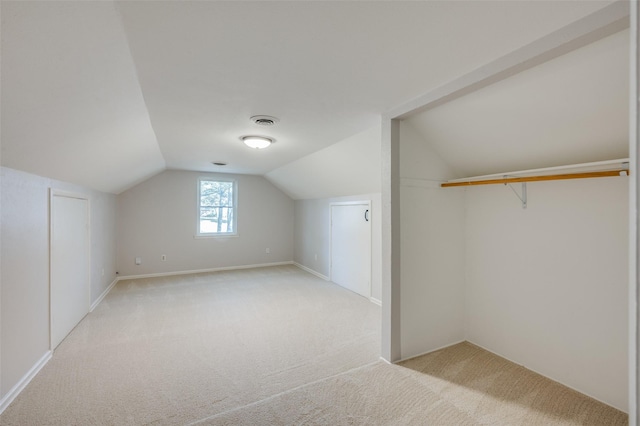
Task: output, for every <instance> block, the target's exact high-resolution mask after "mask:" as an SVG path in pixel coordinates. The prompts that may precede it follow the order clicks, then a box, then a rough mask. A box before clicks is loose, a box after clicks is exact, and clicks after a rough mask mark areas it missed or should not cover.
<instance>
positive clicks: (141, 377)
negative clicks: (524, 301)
mask: <svg viewBox="0 0 640 426" xmlns="http://www.w3.org/2000/svg"><path fill="white" fill-rule="evenodd" d="M379 351H380V308H379V307H378V306H376V305H374V304H372V303H370V302H369V301H368V300H366V299H364V298H362V297H360V296H358V295H356V294H353V293H351V292H349V291H347V290H345V289H343V288H341V287H339V286H336V285H334V284H331V283H327V282H325V281H323V280H320V279H318V278H316V277H314V276H312V275H310V274H308V273H306V272H304V271H301V270H300V269H298V268H296V267H294V266H279V267H270V268H258V269H248V270H239V271H225V272H217V273H206V274H194V275H185V276H174V277H162V278H150V279H137V280H129V281H121V282H119V283H118V284H117V285H116V286H115V287H114V289H113V290H112V291H111V292H110V293H109V295H108V296H107V297H106V298H105V299H104V301H103V302H102V303H101V304H100V305H99V306H98V307H97V308H96V310H94V312H92V313H91V314H89V315H88V316H87V317H86V318H85V319H84V320H83V321H82V322H81V323H80V324H79V325H78V326H77V327H76V328H75V329H74V330H73V331H72V333H71V334H70V335H69V336H68V337H67V338H66V339H65V340H64V341H63V342H62V344H61V345H60V346H59V347H58V348H57V349H56V351H55V353H54V356H53V358H52V360H51V361H50V362H49V363H48V364H47V365H46V366H45V367H44V368H43V369H42V371H41V372H40V373H39V374H38V375H37V376H36V377H35V378H34V379H33V381H32V382H31V383H30V384H29V385H28V386H27V388H26V389H25V390H24V391H23V392H22V393H21V394H20V395H19V396H18V397H17V398H16V400H15V401H14V402H13V403H12V404H11V405H10V406H9V407H8V408H7V410H5V412H4V413H3V414H2V415H0V424H2V425H174V424H179V425H186V424H212V425H272V424H274V425H294V424H295V425H298V424H332V425H333V424H336V425H341V424H345V425H347V424H349V425H351V424H358V425H404V424H406V425H412V424H418V425H422V424H430V425H467V424H468V425H471V424H473V425H476V424H484V425H518V424H520V425H529V424H541V425H542V424H544V425H553V424H558V425H578V424H594V425H596V424H597V425H623V424H627V416H626V415H625V414H624V413H621V412H620V411H617V410H615V409H613V408H611V407H608V406H606V405H604V404H601V403H599V402H597V401H594V400H592V399H590V398H587V397H585V396H583V395H581V394H579V393H577V392H574V391H571V390H569V389H567V388H566V387H564V386H561V385H559V384H557V383H555V382H553V381H550V380H548V379H545V378H543V377H541V376H539V375H537V374H535V373H532V372H530V371H529V370H526V369H524V368H522V367H519V366H517V365H515V364H512V363H510V362H508V361H505V360H504V359H502V358H499V357H497V356H495V355H493V354H490V353H488V352H486V351H484V350H482V349H480V348H477V347H475V346H473V345H471V344H468V343H462V344H459V345H455V346H452V347H450V348H447V349H444V350H441V351H438V352H434V353H432V354H429V355H426V356H423V357H420V358H416V359H413V360H410V361H407V362H404V363H402V364H401V365H388V364H386V363H384V362H382V361H380V360H379Z"/></svg>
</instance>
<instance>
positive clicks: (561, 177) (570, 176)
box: [440, 169, 629, 188]
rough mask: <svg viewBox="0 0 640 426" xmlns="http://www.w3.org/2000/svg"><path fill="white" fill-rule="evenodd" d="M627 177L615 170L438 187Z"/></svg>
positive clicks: (446, 183)
mask: <svg viewBox="0 0 640 426" xmlns="http://www.w3.org/2000/svg"><path fill="white" fill-rule="evenodd" d="M622 173H625V174H622ZM628 175H629V169H617V170H604V171H597V172H582V173H567V174H560V175H543V176H522V177H503V178H499V179H485V180H469V181H463V182H444V183H442V184H441V185H440V186H441V187H442V188H449V187H453V186H472V185H494V184H499V183H501V184H505V185H506V184H508V183H518V182H537V181H545V180H567V179H586V178H598V177H611V176H628Z"/></svg>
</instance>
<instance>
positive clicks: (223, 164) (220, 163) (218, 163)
mask: <svg viewBox="0 0 640 426" xmlns="http://www.w3.org/2000/svg"><path fill="white" fill-rule="evenodd" d="M211 164H213V165H214V166H226V165H227V163H225V162H224V161H212V162H211Z"/></svg>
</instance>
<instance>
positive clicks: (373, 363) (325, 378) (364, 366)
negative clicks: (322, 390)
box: [187, 360, 380, 426]
mask: <svg viewBox="0 0 640 426" xmlns="http://www.w3.org/2000/svg"><path fill="white" fill-rule="evenodd" d="M378 363H380V360H377V361H373V362H370V363H368V364H364V365H361V366H359V367H354V368H352V369H350V370H346V371H343V372H341V373H336V374H333V375H331V376H327V377H323V378H322V379H318V380H316V381H313V382H309V383H304V384H302V385H299V386H296V387H294V388H291V389H287V390H284V391H282V392H278V393H276V394H274V395H271V396H268V397H266V398H263V399H260V400H258V401H254V402H250V403H249V404H245V405H243V406H241V407H235V408H232V409H230V410H226V411H223V412H221V413H217V414H213V415H211V416H208V417H203V418H201V419H199V420H195V421H193V422H191V423H188V424H187V426H193V425H196V424H198V423H202V422H204V421H207V420H212V419H215V418H216V417H220V416H223V415H225V414H229V413H233V412H235V411H239V410H243V409H245V408H248V407H253V406H255V405H258V404H261V403H263V402H266V401H269V400H271V399H274V398H277V397H279V396H281V395H285V394H288V393H290V392H294V391H297V390H300V389H304V388H306V387H309V386H312V385H315V384H317V383H322V382H324V381H327V380H329V379H333V378H335V377H339V376H343V375H345V374H349V373H351V372H355V371H358V370H362V369H364V368H367V367H371V366H373V365H376V364H378Z"/></svg>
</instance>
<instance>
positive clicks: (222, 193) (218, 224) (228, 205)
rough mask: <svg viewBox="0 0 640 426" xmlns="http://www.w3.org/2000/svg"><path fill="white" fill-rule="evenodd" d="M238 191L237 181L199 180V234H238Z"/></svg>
mask: <svg viewBox="0 0 640 426" xmlns="http://www.w3.org/2000/svg"><path fill="white" fill-rule="evenodd" d="M237 192H238V186H237V184H236V182H235V181H231V180H229V181H226V180H217V179H208V178H200V179H199V180H198V235H201V236H208V235H236V232H237V219H236V214H237V208H236V204H237V203H236V200H237Z"/></svg>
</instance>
